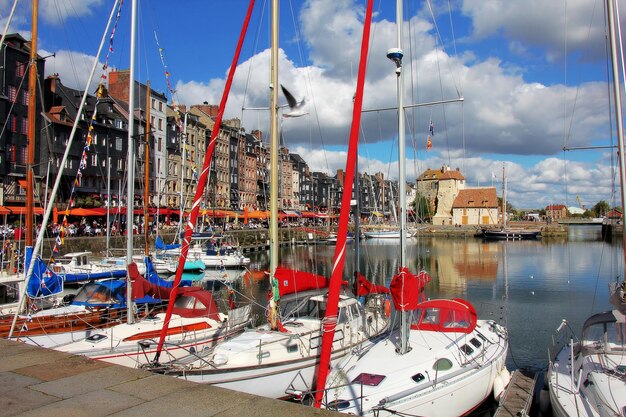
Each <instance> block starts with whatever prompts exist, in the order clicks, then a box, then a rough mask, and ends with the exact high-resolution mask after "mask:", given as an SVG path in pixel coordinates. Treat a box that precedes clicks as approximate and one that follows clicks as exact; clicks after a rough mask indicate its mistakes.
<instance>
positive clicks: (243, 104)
mask: <svg viewBox="0 0 626 417" xmlns="http://www.w3.org/2000/svg"><path fill="white" fill-rule="evenodd" d="M266 6H267V0H266V1H264V2H263V4H262V7H261V11H260V12H259V21H258V25H257V30H256V32H255V34H254V40H253V45H254V46H253V47H252V58H251V59H250V64H249V65H248V73H247V76H246V82H245V86H244V90H243V97H242V101H241V124H242V125H243V121H244V117H243V115H244V110H245V108H246V98H247V97H248V87H249V86H250V80H251V78H252V68H254V67H255V65H254V61H255V60H256V58H257V55H258V54H257V51H258V47H259V40H260V39H261V29H262V28H263V27H264V24H263V22H262V18H263V16H264V15H265V9H266ZM257 127H258V128H259V130H261V123H260V116H259V115H257Z"/></svg>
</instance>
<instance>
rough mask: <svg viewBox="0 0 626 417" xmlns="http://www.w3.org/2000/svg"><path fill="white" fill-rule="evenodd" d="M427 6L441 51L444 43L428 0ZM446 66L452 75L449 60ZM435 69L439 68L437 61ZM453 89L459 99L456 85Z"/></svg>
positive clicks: (459, 95) (459, 94)
mask: <svg viewBox="0 0 626 417" xmlns="http://www.w3.org/2000/svg"><path fill="white" fill-rule="evenodd" d="M427 4H428V10H429V11H430V16H431V18H432V22H433V26H435V31H436V32H437V41H438V42H437V43H439V42H441V49H442V50H443V49H444V47H443V45H445V42H444V41H443V37H442V36H441V32H440V31H439V25H438V24H437V19H436V18H435V13H434V11H433V7H432V3H431V0H428V1H427ZM450 19H452V17H450ZM437 58H438V56H437ZM447 64H448V67H449V69H450V72H451V73H452V68H450V60H448V61H447ZM437 67H439V61H437ZM440 72H441V70H440ZM440 78H441V76H440ZM454 88H455V90H456V93H457V96H458V97H461V93H460V91H459V88H458V86H457V85H456V83H455V86H454Z"/></svg>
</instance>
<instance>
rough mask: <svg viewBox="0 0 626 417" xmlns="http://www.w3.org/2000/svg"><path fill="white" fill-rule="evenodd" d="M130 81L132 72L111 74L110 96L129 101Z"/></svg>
mask: <svg viewBox="0 0 626 417" xmlns="http://www.w3.org/2000/svg"><path fill="white" fill-rule="evenodd" d="M129 81H130V70H124V71H111V72H109V94H110V95H111V97H115V98H116V99H119V100H123V101H126V102H127V101H128V98H129V96H130V94H129V91H128V83H129Z"/></svg>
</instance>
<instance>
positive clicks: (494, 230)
mask: <svg viewBox="0 0 626 417" xmlns="http://www.w3.org/2000/svg"><path fill="white" fill-rule="evenodd" d="M481 231H482V236H483V237H484V238H485V239H489V240H496V239H498V240H525V239H537V238H539V237H540V236H541V231H540V230H537V229H522V228H512V227H508V226H507V225H506V177H505V175H504V165H502V222H501V223H500V226H499V227H483V228H482V229H481Z"/></svg>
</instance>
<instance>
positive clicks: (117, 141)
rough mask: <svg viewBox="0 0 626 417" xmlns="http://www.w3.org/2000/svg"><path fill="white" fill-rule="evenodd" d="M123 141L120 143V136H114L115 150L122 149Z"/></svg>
mask: <svg viewBox="0 0 626 417" xmlns="http://www.w3.org/2000/svg"><path fill="white" fill-rule="evenodd" d="M122 145H123V143H122V138H119V137H118V138H115V150H116V151H121V150H122V149H123V146H122Z"/></svg>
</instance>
